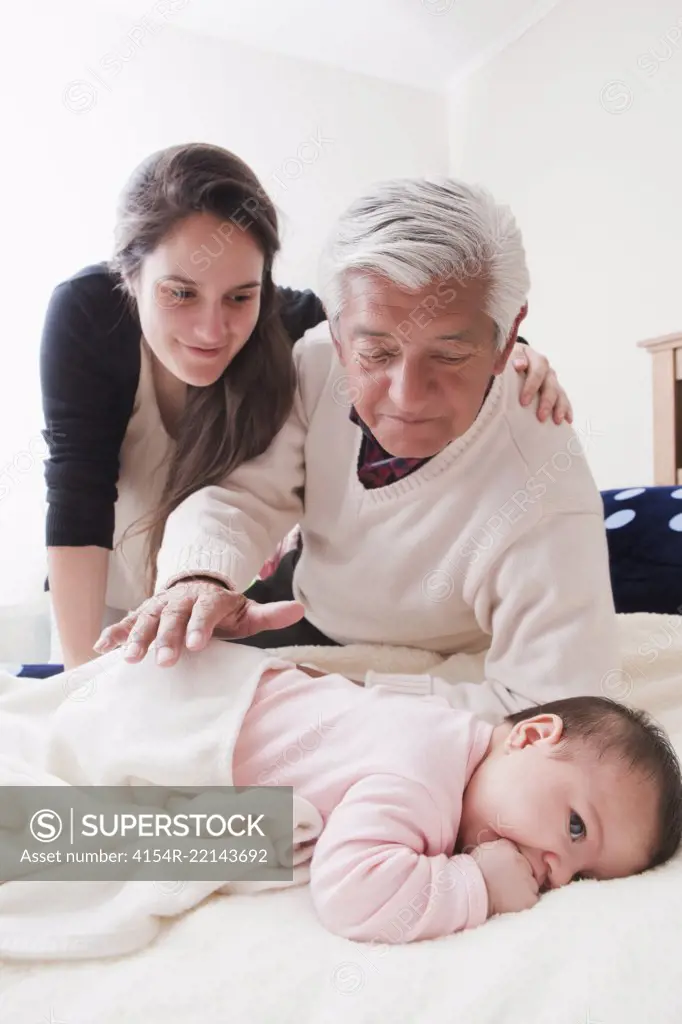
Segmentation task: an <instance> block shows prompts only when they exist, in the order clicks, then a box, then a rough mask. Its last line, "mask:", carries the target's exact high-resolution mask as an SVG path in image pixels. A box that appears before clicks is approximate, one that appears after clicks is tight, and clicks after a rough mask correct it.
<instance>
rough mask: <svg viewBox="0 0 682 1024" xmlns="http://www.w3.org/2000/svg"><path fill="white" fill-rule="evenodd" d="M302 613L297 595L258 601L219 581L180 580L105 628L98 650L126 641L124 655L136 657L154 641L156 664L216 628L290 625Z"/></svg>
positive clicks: (166, 662)
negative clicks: (290, 597) (270, 601)
mask: <svg viewBox="0 0 682 1024" xmlns="http://www.w3.org/2000/svg"><path fill="white" fill-rule="evenodd" d="M303 614H304V608H303V605H301V604H299V602H298V601H275V602H273V603H272V604H258V603H257V602H256V601H251V600H249V598H247V597H244V595H243V594H237V593H235V592H234V591H233V590H227V589H226V588H225V587H223V586H222V585H221V584H220V583H218V582H215V583H214V582H212V581H211V580H193V581H191V582H183V581H182V580H180V581H178V582H177V583H174V584H173V585H172V586H171V587H169V588H167V589H166V590H162V591H160V592H159V593H158V594H155V595H154V596H153V597H150V598H149V599H148V600H146V601H144V602H143V604H141V605H140V607H139V608H137V609H136V610H135V611H132V612H129V613H128V615H126V616H125V618H124V619H121V621H120V622H117V623H116V624H115V625H113V626H109V627H108V628H107V629H105V630H104V631H103V632H102V634H101V636H100V638H99V640H98V641H97V643H96V644H95V650H96V651H97V653H98V654H106V653H107V652H108V651H112V650H113V649H114V648H116V647H121V646H125V650H124V655H123V656H124V658H125V660H126V661H129V662H137V661H142V659H143V658H144V657H145V655H146V654H147V651H148V650H149V647H150V645H151V644H152V643H153V642H154V641H155V647H156V662H157V664H158V665H163V666H170V665H174V664H175V663H176V662H177V660H178V658H179V657H180V654H181V653H182V650H183V648H184V647H186V648H187V650H190V651H201V650H203V649H204V647H206V645H207V643H208V642H209V640H210V639H211V637H212V636H213V634H214V632H216V631H219V632H220V635H221V638H224V639H230V638H234V639H241V638H242V637H246V636H253V634H254V633H260V632H261V630H264V629H283V628H285V627H286V626H292V625H293V624H294V623H295V622H298V621H299V620H300V619H302V618H303Z"/></svg>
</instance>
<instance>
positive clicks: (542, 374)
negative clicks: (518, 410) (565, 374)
mask: <svg viewBox="0 0 682 1024" xmlns="http://www.w3.org/2000/svg"><path fill="white" fill-rule="evenodd" d="M512 359H513V362H514V369H515V370H517V371H518V373H525V374H527V379H526V382H525V384H524V385H523V389H522V391H521V405H528V404H529V403H530V402H531V401H532V399H533V398H535V396H536V395H537V394H538V392H539V393H540V401H539V402H538V408H537V417H538V419H539V420H540V421H541V422H543V423H544V421H545V420H546V419H547V417H548V416H550V415H552V417H553V419H554V422H555V423H562V422H563V420H566V422H567V423H572V422H573V409H572V408H571V403H570V402H569V400H568V395H567V394H566V392H565V391H564V389H563V388H562V387H561V385H560V384H559V381H558V379H557V375H556V373H555V372H554V370H553V369H552V367H551V366H550V365H549V360H548V359H547V357H546V356H543V355H541V353H540V352H536V351H535V349H533V348H531V347H530V345H521V344H519V343H518V342H517V344H516V345H514V349H513V352H512Z"/></svg>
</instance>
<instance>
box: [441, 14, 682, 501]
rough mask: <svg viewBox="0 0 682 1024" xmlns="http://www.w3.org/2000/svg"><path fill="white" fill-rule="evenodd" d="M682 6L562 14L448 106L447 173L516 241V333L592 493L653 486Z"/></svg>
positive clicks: (681, 312)
mask: <svg viewBox="0 0 682 1024" xmlns="http://www.w3.org/2000/svg"><path fill="white" fill-rule="evenodd" d="M681 115H682V6H681V5H680V2H679V0H647V3H642V0H618V2H617V3H616V0H603V2H601V0H600V2H596V0H564V2H563V3H560V4H559V6H558V7H557V8H555V10H554V11H552V13H550V14H549V15H548V17H547V18H546V19H545V20H543V21H542V22H540V23H539V24H538V25H536V26H535V27H534V28H533V29H532V30H531V31H530V32H528V33H527V34H526V35H525V36H524V37H522V38H521V39H520V40H519V41H518V42H517V43H516V44H514V45H513V46H512V47H511V48H509V49H508V50H506V51H505V52H504V53H502V54H501V55H500V56H498V57H497V58H495V60H494V61H493V62H492V63H491V64H489V65H488V66H487V67H485V68H484V69H482V70H481V71H479V72H478V73H477V74H476V75H475V76H474V77H472V78H471V79H469V80H468V82H467V83H466V84H465V85H460V86H456V87H453V89H452V92H451V96H450V168H451V172H452V173H453V174H458V175H461V176H463V177H466V178H472V179H475V180H478V181H480V182H481V183H483V184H485V185H487V186H488V187H489V188H490V189H491V190H492V191H493V193H494V194H495V195H496V196H497V198H499V199H500V200H503V201H505V202H507V203H509V205H510V206H511V207H512V209H513V210H514V212H515V214H516V216H517V218H518V220H519V223H520V225H521V228H522V230H523V232H524V237H525V242H526V248H527V253H528V258H529V264H530V270H531V278H532V291H531V295H530V311H529V316H528V319H527V321H526V323H525V324H524V329H525V333H526V334H527V336H528V338H529V339H530V340H532V342H533V343H534V344H536V345H537V347H538V348H540V349H542V350H543V351H544V352H546V353H547V354H548V355H549V356H550V358H551V359H552V361H553V363H554V364H555V366H556V367H557V368H558V370H559V372H560V376H561V378H562V380H563V382H564V384H565V385H566V386H567V387H568V390H569V392H570V394H571V397H572V399H573V401H574V406H575V410H576V422H577V424H578V425H579V426H581V425H582V426H583V427H586V426H587V423H588V421H589V423H590V427H591V431H592V439H591V441H590V443H589V445H588V457H589V459H590V461H591V465H592V467H593V471H594V473H595V476H596V478H597V482H598V484H599V486H600V487H601V488H608V487H620V486H624V485H628V484H633V485H635V484H648V483H651V482H652V480H653V475H652V474H653V459H652V430H651V423H652V398H651V377H650V372H651V371H650V360H651V357H650V356H649V355H648V354H647V353H646V352H644V351H642V350H641V349H637V348H636V347H635V346H636V342H637V341H639V340H640V339H642V338H648V337H652V336H655V335H659V334H667V333H671V332H673V331H679V330H681V329H682V304H681V303H680V294H681V291H682V200H681V198H680V195H681V193H680V189H681V187H682V135H681V125H682V122H681V120H680V118H681Z"/></svg>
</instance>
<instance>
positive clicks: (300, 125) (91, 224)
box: [0, 0, 447, 656]
mask: <svg viewBox="0 0 682 1024" xmlns="http://www.w3.org/2000/svg"><path fill="white" fill-rule="evenodd" d="M150 8H151V2H150ZM6 28H7V31H6V34H5V47H4V52H3V60H2V68H1V70H0V76H1V77H0V88H1V89H2V95H3V98H4V103H3V122H4V123H3V129H4V139H5V145H4V147H3V151H4V155H3V161H2V162H1V164H0V176H1V177H0V180H1V182H2V196H3V217H2V223H3V229H4V244H3V246H2V252H3V263H4V266H3V276H2V281H3V286H4V287H3V292H4V294H3V300H4V301H3V304H2V317H3V327H4V330H3V331H2V334H1V339H2V340H1V342H0V344H1V346H2V348H1V353H2V367H3V375H2V379H3V392H2V402H1V403H0V566H2V573H0V604H7V603H12V602H20V601H25V600H27V599H28V598H30V596H31V595H34V594H36V593H37V592H38V590H39V589H40V587H41V585H42V575H43V570H44V555H43V548H44V540H43V519H44V504H43V480H42V466H41V464H40V453H41V452H42V451H43V450H44V446H43V444H42V441H41V439H40V435H39V431H40V429H41V427H42V415H41V411H40V395H39V387H38V375H37V356H38V345H39V336H40V331H41V325H42V318H43V314H44V310H45V306H46V303H47V301H48V298H49V295H50V292H51V290H52V288H53V287H54V286H55V285H56V284H57V283H58V282H59V281H60V280H61V279H63V278H64V277H66V276H68V275H69V274H71V273H73V272H74V271H76V270H77V269H79V267H81V266H83V265H85V264H86V263H88V262H96V261H99V260H101V259H103V258H106V257H107V256H108V255H109V252H110V245H111V231H112V226H113V215H114V206H115V202H116V197H117V194H118V191H119V189H120V187H121V186H122V185H123V182H124V180H125V178H126V177H127V175H128V173H129V172H130V171H131V170H132V169H133V167H134V166H135V165H136V164H137V162H138V161H139V160H141V159H142V158H143V157H144V156H145V155H146V154H147V153H150V152H152V151H153V150H155V149H157V148H160V147H163V146H167V145H170V144H173V143H177V142H183V141H207V142H214V143H218V144H221V145H224V146H226V147H227V148H229V149H232V150H234V151H235V152H236V153H238V154H239V155H240V156H242V157H243V158H244V159H245V160H246V161H247V162H248V163H249V164H251V166H252V167H253V168H254V170H255V171H256V172H257V173H258V174H259V176H260V177H261V180H262V182H263V184H264V186H265V187H266V188H267V189H268V191H269V193H270V195H271V197H272V198H273V199H274V201H275V202H276V204H277V205H278V207H279V209H280V210H281V211H282V214H283V237H284V252H283V255H282V258H281V262H280V264H279V267H278V271H277V274H276V276H277V279H278V281H279V283H281V284H290V285H293V286H299V287H306V286H314V285H315V283H316V266H317V254H318V251H319V247H320V243H321V241H322V239H323V237H324V235H325V234H326V232H327V231H328V230H329V228H330V226H331V222H332V220H333V218H334V216H335V215H336V214H337V213H338V212H340V210H341V209H342V208H343V206H344V205H345V204H346V203H347V202H348V201H349V200H350V199H351V198H353V197H354V196H355V195H356V194H358V193H359V192H360V191H362V190H363V189H364V188H365V187H366V186H367V185H369V184H370V183H371V182H373V181H375V180H377V179H381V178H385V177H390V176H394V175H418V174H424V173H445V172H446V171H447V120H446V100H445V98H444V97H439V96H437V95H436V94H433V93H429V92H422V91H420V90H417V89H413V88H409V87H403V86H400V85H392V84H387V83H384V82H381V81H379V80H378V79H372V78H368V77H364V76H360V75H353V74H349V73H346V72H342V71H336V70H328V69H325V68H324V67H322V66H320V65H316V64H314V63H309V62H303V61H298V60H293V59H288V58H279V57H275V56H271V55H266V54H260V53H258V52H257V51H254V50H249V49H246V48H243V47H238V46H233V45H230V44H227V43H224V42H217V41H212V40H210V39H207V38H202V37H200V36H195V35H191V34H189V33H186V32H183V31H179V30H178V28H177V27H174V26H173V19H172V15H171V16H168V17H167V18H166V20H165V22H164V20H163V18H159V17H158V16H156V17H155V18H151V19H148V20H147V21H146V22H145V23H142V22H139V21H133V20H131V19H130V18H128V19H127V20H126V18H125V17H119V18H118V19H117V18H112V17H110V18H104V17H102V15H101V14H97V13H95V12H92V11H88V10H87V8H86V7H84V6H83V7H82V6H77V5H76V4H75V3H74V2H69V0H67V2H64V3H60V4H51V3H47V2H46V0H42V2H40V3H37V4H36V3H33V4H30V2H29V4H28V6H25V7H24V8H22V10H21V11H20V12H18V13H14V14H13V15H12V24H11V25H9V27H7V26H6ZM316 138H317V139H318V140H325V141H322V142H321V143H320V142H318V144H317V145H316V144H315V143H314V142H313V144H312V145H308V146H305V145H304V144H305V143H306V142H309V141H310V140H315V139H316ZM10 140H11V144H10ZM299 153H300V154H301V157H302V158H303V160H306V161H308V162H307V163H301V161H300V160H299V158H298V156H297V154H299ZM10 365H11V367H12V369H11V370H10V369H9V367H10ZM0 656H2V655H1V654H0ZM17 656H19V655H17Z"/></svg>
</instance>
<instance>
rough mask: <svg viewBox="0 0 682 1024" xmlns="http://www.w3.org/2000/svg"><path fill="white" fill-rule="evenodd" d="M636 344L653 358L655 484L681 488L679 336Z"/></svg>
mask: <svg viewBox="0 0 682 1024" xmlns="http://www.w3.org/2000/svg"><path fill="white" fill-rule="evenodd" d="M637 344H638V345H639V347H640V348H646V349H648V350H649V352H650V353H651V356H652V358H653V383H654V389H653V390H654V395H653V397H654V483H655V484H656V485H657V486H672V485H674V484H682V334H666V335H664V336H663V337H662V338H649V339H648V340H647V341H639V342H638V343H637Z"/></svg>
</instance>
